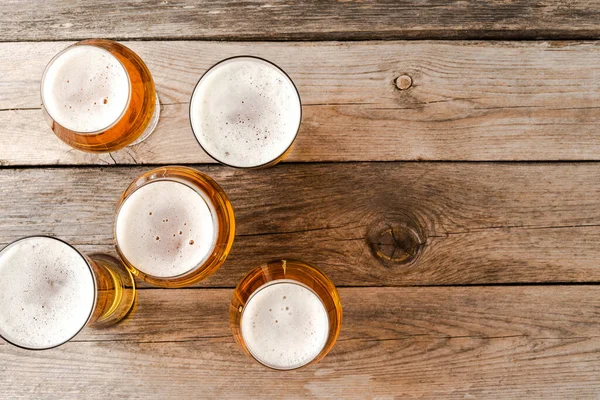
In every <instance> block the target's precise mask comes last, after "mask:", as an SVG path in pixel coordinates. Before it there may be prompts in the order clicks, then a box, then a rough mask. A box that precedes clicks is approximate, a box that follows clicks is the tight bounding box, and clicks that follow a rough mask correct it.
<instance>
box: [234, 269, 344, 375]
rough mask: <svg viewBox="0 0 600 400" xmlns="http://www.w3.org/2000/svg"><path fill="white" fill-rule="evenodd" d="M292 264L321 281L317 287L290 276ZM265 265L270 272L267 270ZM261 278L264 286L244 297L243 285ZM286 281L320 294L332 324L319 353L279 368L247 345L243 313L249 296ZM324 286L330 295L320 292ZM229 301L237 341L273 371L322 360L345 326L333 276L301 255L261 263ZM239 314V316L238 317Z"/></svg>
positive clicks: (245, 350)
mask: <svg viewBox="0 0 600 400" xmlns="http://www.w3.org/2000/svg"><path fill="white" fill-rule="evenodd" d="M278 264H281V269H279V270H277V271H273V270H272V268H278ZM290 266H292V268H293V269H296V270H299V271H302V273H303V274H307V275H308V277H309V278H310V280H309V281H310V282H315V283H317V285H316V287H315V288H313V287H310V286H309V285H308V283H305V282H303V281H302V280H301V279H299V278H298V277H294V276H287V274H288V273H287V270H288V269H290ZM265 268H266V270H267V271H268V272H266V271H265ZM273 273H277V274H278V275H279V274H283V275H282V277H279V278H276V279H275V278H272V276H271V277H269V276H267V275H272V274H273ZM292 275H294V274H292ZM261 277H262V279H261ZM257 279H258V280H263V283H262V284H261V285H260V286H258V287H256V288H255V289H254V290H253V291H252V292H251V293H250V294H248V295H247V296H248V297H246V298H245V299H244V297H243V296H242V295H241V294H242V293H243V292H242V293H240V290H241V288H243V287H244V286H245V285H247V284H249V283H254V281H255V280H257ZM283 282H291V283H294V284H297V285H299V286H301V287H305V288H307V289H309V290H310V291H311V292H312V293H313V294H314V295H315V296H317V298H318V299H319V301H320V302H321V304H322V305H323V306H324V308H325V310H326V312H327V321H328V325H329V326H328V331H327V340H326V341H325V344H324V345H323V347H322V348H321V349H320V350H319V353H317V355H316V356H315V357H313V358H312V359H311V360H310V361H308V362H306V363H304V364H302V365H299V366H295V367H291V368H277V367H274V366H270V365H268V364H265V363H263V362H262V361H260V360H259V358H258V357H256V356H255V355H254V354H253V353H252V352H251V351H250V348H249V347H248V346H247V344H246V341H245V340H244V337H243V335H242V333H241V326H242V317H243V314H244V312H245V311H246V306H247V305H248V302H249V300H250V299H251V298H252V297H253V296H254V295H255V294H256V293H257V292H259V291H260V290H262V289H264V288H266V287H267V286H270V285H273V284H278V283H283ZM307 282H308V281H307ZM317 288H319V290H317ZM321 290H323V294H324V295H325V296H326V298H325V297H323V296H322V295H321V294H320V293H319V292H320V291H321ZM246 293H247V292H246ZM328 303H331V305H332V307H333V308H332V309H328V308H327V307H328ZM229 304H230V314H229V317H230V327H231V329H232V331H233V337H234V339H235V341H236V342H237V343H238V344H239V345H240V346H241V347H242V350H243V351H244V352H245V353H246V354H247V355H248V356H249V357H250V358H251V359H252V360H254V361H255V362H257V363H258V364H260V365H262V366H264V367H266V368H269V369H271V370H273V371H295V370H298V369H302V368H306V367H308V366H309V365H312V364H314V363H316V362H318V361H320V360H322V359H323V358H324V357H325V356H326V355H327V354H329V352H330V351H331V350H332V349H333V347H334V345H335V343H336V342H337V339H338V336H339V334H340V331H341V327H342V319H343V315H342V314H343V310H342V304H341V299H340V296H339V292H338V290H337V287H336V286H335V285H334V283H333V281H332V280H331V278H329V276H327V275H326V274H325V273H324V272H323V271H322V270H321V269H320V268H318V267H316V266H314V265H312V264H310V263H308V262H305V261H301V260H298V259H290V258H285V259H271V260H268V261H266V262H263V263H261V264H260V265H258V266H256V267H254V268H251V269H250V270H249V271H247V272H246V274H245V275H244V277H243V278H242V279H240V280H239V281H238V283H237V285H236V287H235V289H234V292H233V296H232V298H231V300H230V303H229ZM331 312H334V314H332V315H329V314H330V313H331ZM238 315H239V317H236V316H238Z"/></svg>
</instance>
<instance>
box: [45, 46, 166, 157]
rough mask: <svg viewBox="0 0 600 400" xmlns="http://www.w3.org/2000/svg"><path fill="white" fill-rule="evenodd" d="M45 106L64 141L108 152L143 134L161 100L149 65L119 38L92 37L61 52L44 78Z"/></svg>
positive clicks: (153, 123) (153, 120) (149, 129)
mask: <svg viewBox="0 0 600 400" xmlns="http://www.w3.org/2000/svg"><path fill="white" fill-rule="evenodd" d="M41 97H42V111H43V113H44V116H45V117H46V119H47V121H48V123H49V124H50V127H51V128H52V130H53V131H54V133H55V134H56V136H58V137H59V138H60V139H61V140H62V141H63V142H65V143H67V144H68V145H69V146H71V147H74V148H76V149H78V150H83V151H88V152H108V151H113V150H118V149H120V148H123V147H125V146H128V145H130V144H134V143H139V142H140V141H142V140H144V139H145V138H146V137H148V135H150V133H152V131H153V130H154V128H155V127H156V124H157V123H158V117H159V113H160V103H159V101H158V95H157V93H156V90H155V88H154V81H153V80H152V75H151V74H150V70H148V67H146V64H144V62H143V61H142V59H141V58H140V57H139V56H138V55H137V54H135V53H134V52H133V51H131V50H130V49H129V48H127V47H125V46H123V45H122V44H120V43H117V42H113V41H110V40H104V39H90V40H84V41H81V42H78V43H75V44H73V45H71V46H69V47H67V48H66V49H64V50H63V51H61V52H60V53H58V54H57V55H56V56H55V57H54V58H53V59H52V60H51V61H50V62H49V63H48V65H47V66H46V69H45V71H44V74H43V75H42V82H41Z"/></svg>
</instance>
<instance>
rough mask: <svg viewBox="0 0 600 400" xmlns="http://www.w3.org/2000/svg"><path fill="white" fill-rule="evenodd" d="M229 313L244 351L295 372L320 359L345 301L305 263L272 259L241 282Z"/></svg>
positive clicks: (330, 342) (274, 366)
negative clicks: (341, 300) (341, 301)
mask: <svg viewBox="0 0 600 400" xmlns="http://www.w3.org/2000/svg"><path fill="white" fill-rule="evenodd" d="M229 316H230V321H231V329H232V331H233V336H234V338H235V340H236V342H238V344H239V345H240V346H241V347H242V349H243V350H244V351H245V352H246V353H247V354H248V355H249V356H250V357H252V358H254V359H255V360H256V361H258V362H259V363H261V364H263V365H264V366H266V367H269V368H272V369H277V370H291V369H296V368H300V367H303V366H305V365H308V364H311V363H315V362H317V361H319V360H321V359H322V358H323V357H325V355H327V353H328V352H329V351H330V350H331V349H332V348H333V345H334V344H335V341H336V340H337V337H338V335H339V332H340V328H341V324H342V304H341V303H340V298H339V295H338V292H337V290H336V288H335V286H334V285H333V283H332V282H331V280H329V278H328V277H327V276H325V274H323V272H321V271H320V270H318V269H317V268H315V267H313V266H310V265H308V264H306V263H304V262H301V261H294V260H280V261H271V262H268V263H266V264H263V265H261V266H259V267H257V268H254V269H253V270H251V271H250V272H249V273H248V274H247V275H246V276H245V277H244V278H243V279H242V280H241V281H240V283H239V284H238V285H237V288H236V289H235V292H234V294H233V298H232V299H231V304H230V307H229Z"/></svg>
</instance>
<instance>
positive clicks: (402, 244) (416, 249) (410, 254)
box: [368, 222, 425, 265]
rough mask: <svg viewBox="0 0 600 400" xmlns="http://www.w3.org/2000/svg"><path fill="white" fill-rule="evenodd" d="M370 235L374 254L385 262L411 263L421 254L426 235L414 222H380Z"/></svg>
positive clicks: (393, 263) (369, 238) (370, 243)
mask: <svg viewBox="0 0 600 400" xmlns="http://www.w3.org/2000/svg"><path fill="white" fill-rule="evenodd" d="M374 228H375V229H372V230H371V233H370V234H369V235H368V240H369V245H370V247H371V251H372V252H373V255H374V256H375V257H377V258H378V259H379V260H380V261H381V262H383V263H384V264H390V265H399V264H411V263H412V262H414V261H415V260H416V258H417V257H418V256H419V254H421V250H422V249H423V247H424V245H425V239H424V237H425V235H424V234H423V233H422V232H421V229H420V228H419V226H418V225H417V224H415V223H413V222H400V223H380V224H377V227H374Z"/></svg>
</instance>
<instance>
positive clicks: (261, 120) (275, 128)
mask: <svg viewBox="0 0 600 400" xmlns="http://www.w3.org/2000/svg"><path fill="white" fill-rule="evenodd" d="M301 113H302V107H301V103H300V97H299V95H298V91H297V90H296V88H295V86H294V83H293V82H292V80H291V79H290V78H289V77H288V76H287V75H286V74H285V73H284V72H283V71H282V70H281V69H279V68H278V67H276V66H275V65H273V64H271V63H269V62H267V61H264V60H261V59H258V58H254V57H235V58H231V59H228V60H225V61H223V62H221V63H219V64H217V65H215V66H214V67H213V68H212V69H210V70H209V71H207V72H206V74H205V75H204V76H203V77H202V78H201V79H200V82H198V85H197V86H196V89H195V90H194V94H193V95H192V100H191V103H190V120H191V124H192V128H193V131H194V134H195V135H196V138H197V139H198V141H199V142H200V144H201V145H202V147H203V148H204V150H206V152H207V153H208V154H209V155H211V156H212V157H213V158H215V159H217V160H218V161H220V162H222V163H224V164H228V165H232V166H235V167H257V166H260V165H263V164H267V163H269V162H270V161H273V160H274V159H276V158H277V157H279V156H280V155H281V154H283V153H284V152H285V151H286V150H287V149H288V148H289V147H290V145H291V144H292V142H293V141H294V139H295V137H296V133H297V131H298V127H299V125H300V119H301Z"/></svg>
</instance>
